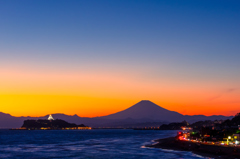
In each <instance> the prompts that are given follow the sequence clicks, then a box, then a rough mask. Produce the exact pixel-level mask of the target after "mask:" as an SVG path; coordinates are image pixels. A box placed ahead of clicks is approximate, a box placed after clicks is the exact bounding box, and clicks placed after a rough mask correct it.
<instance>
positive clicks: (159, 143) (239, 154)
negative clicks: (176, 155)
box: [146, 137, 240, 159]
mask: <svg viewBox="0 0 240 159" xmlns="http://www.w3.org/2000/svg"><path fill="white" fill-rule="evenodd" d="M155 142H156V143H154V144H152V145H147V146H146V147H152V148H161V149H171V150H178V151H191V152H193V153H194V154H197V155H201V156H204V157H210V158H215V159H236V158H240V148H239V147H229V146H218V145H206V144H202V143H198V142H191V141H183V140H176V139H175V138H174V137H169V138H164V139H158V140H155Z"/></svg>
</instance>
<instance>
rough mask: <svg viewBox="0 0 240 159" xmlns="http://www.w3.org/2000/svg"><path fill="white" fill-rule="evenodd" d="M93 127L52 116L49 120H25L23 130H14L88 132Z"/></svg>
mask: <svg viewBox="0 0 240 159" xmlns="http://www.w3.org/2000/svg"><path fill="white" fill-rule="evenodd" d="M87 129H91V127H88V126H85V125H84V124H80V125H77V124H74V123H68V122H66V121H64V120H61V119H56V120H54V119H53V117H52V115H49V117H48V119H38V120H24V122H23V125H22V127H21V128H18V129H12V130H87Z"/></svg>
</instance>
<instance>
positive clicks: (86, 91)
mask: <svg viewBox="0 0 240 159" xmlns="http://www.w3.org/2000/svg"><path fill="white" fill-rule="evenodd" d="M239 7H240V1H239V0H228V1H226V0H211V1H209V0H194V1H193V0H183V1H179V0H171V1H157V0H132V1H122V0H114V1H111V0H101V1H98V0H89V1H83V0H82V1H77V0H72V1H67V0H64V1H63V0H51V1H48V0H35V1H31V0H23V1H17V0H11V1H1V2H0V35H1V36H0V112H5V113H10V114H11V115H15V116H22V115H25V116H26V115H31V116H41V115H45V114H51V113H65V114H69V115H73V114H78V115H79V116H85V117H94V116H104V115H108V114H112V113H115V112H118V111H121V110H124V109H126V108H128V107H130V106H132V105H133V104H135V103H136V102H138V101H140V100H144V99H147V100H151V101H153V102H154V103H156V104H158V105H160V106H162V107H164V108H166V109H169V110H172V111H177V112H179V113H182V114H184V115H196V114H204V115H235V114H236V113H237V112H239V106H240V99H239V96H240V82H239V81H240V71H239V68H240V62H239V59H240V45H239V42H240V29H239V28H240V21H239V19H240V10H239Z"/></svg>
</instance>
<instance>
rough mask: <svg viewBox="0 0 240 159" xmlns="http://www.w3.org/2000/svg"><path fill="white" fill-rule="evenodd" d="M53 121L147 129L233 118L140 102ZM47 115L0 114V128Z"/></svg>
mask: <svg viewBox="0 0 240 159" xmlns="http://www.w3.org/2000/svg"><path fill="white" fill-rule="evenodd" d="M52 116H53V118H54V119H62V120H65V121H67V122H69V123H75V124H78V125H79V124H84V125H87V126H91V127H137V126H140V127H147V126H160V125H161V124H166V123H169V122H182V121H183V120H186V121H188V122H189V123H193V122H196V121H201V120H226V119H232V118H233V116H229V117H227V116H222V115H218V116H217V115H213V116H204V115H192V116H190V115H182V114H180V113H178V112H175V111H170V110H167V109H165V108H162V107H160V106H158V105H156V104H154V103H153V102H151V101H148V100H142V101H140V102H139V103H137V104H135V105H133V106H131V107H129V108H127V109H125V110H123V111H120V112H117V113H114V114H110V115H107V116H102V117H95V118H87V117H79V116H78V115H65V114H60V113H58V114H52ZM47 118H48V115H46V116H41V117H14V116H11V115H10V114H5V113H1V112H0V128H19V127H21V125H22V124H23V121H24V120H27V119H33V120H37V119H47Z"/></svg>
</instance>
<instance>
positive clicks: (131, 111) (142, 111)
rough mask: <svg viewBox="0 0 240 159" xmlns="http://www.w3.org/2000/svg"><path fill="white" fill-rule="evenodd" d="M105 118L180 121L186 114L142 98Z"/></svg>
mask: <svg viewBox="0 0 240 159" xmlns="http://www.w3.org/2000/svg"><path fill="white" fill-rule="evenodd" d="M102 118H105V119H126V118H132V119H151V120H158V121H178V120H182V119H183V118H184V116H183V115H182V114H180V113H177V112H174V111H169V110H167V109H164V108H162V107H160V106H158V105H156V104H155V103H153V102H151V101H149V100H142V101H140V102H139V103H137V104H135V105H133V106H131V107H130V108H128V109H125V110H123V111H120V112H117V113H115V114H111V115H108V116H105V117H102Z"/></svg>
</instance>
